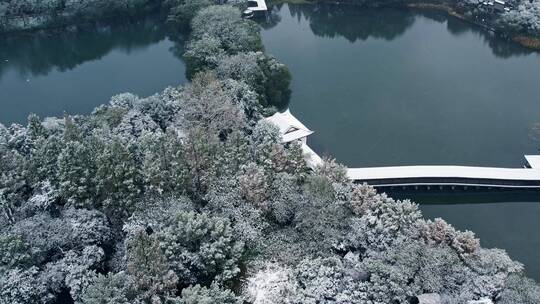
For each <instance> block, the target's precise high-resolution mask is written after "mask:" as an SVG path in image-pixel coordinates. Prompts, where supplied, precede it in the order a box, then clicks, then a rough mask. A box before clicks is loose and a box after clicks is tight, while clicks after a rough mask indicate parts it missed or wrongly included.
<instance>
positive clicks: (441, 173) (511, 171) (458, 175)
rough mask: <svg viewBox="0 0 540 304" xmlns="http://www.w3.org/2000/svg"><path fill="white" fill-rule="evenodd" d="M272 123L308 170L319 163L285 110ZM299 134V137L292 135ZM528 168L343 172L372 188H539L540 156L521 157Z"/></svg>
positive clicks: (306, 132) (409, 168) (305, 133)
mask: <svg viewBox="0 0 540 304" xmlns="http://www.w3.org/2000/svg"><path fill="white" fill-rule="evenodd" d="M266 119H267V121H269V122H271V123H273V124H275V125H276V126H277V127H278V128H279V130H280V133H281V136H282V141H283V142H285V143H287V142H290V141H292V140H297V139H301V140H302V150H303V152H304V155H305V157H306V161H307V163H308V165H309V166H310V167H311V168H315V167H317V166H318V165H320V164H321V163H322V162H323V160H322V159H321V157H319V155H317V153H315V152H314V151H313V150H312V149H311V148H310V147H309V146H308V145H307V141H306V138H307V136H309V135H310V134H312V133H313V132H312V131H310V130H309V129H308V128H307V127H306V126H304V125H303V124H302V123H301V122H300V121H299V120H298V119H296V118H295V117H294V116H293V115H292V114H291V113H290V112H289V110H287V111H285V112H283V113H276V114H274V115H273V116H271V117H268V118H266ZM300 131H302V132H303V133H301V134H300V135H298V136H297V135H296V134H297V133H298V132H300ZM525 159H526V160H527V163H528V165H529V167H530V168H496V167H474V166H390V167H371V168H350V169H347V174H348V177H349V178H350V179H351V180H353V181H357V182H366V183H368V184H371V185H374V186H421V185H439V186H441V185H459V186H482V187H502V188H540V155H525Z"/></svg>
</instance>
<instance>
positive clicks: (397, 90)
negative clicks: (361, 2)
mask: <svg viewBox="0 0 540 304" xmlns="http://www.w3.org/2000/svg"><path fill="white" fill-rule="evenodd" d="M273 18H276V19H277V20H279V21H277V22H274V24H275V25H274V24H273V26H271V27H270V29H268V30H266V31H264V32H263V38H264V44H265V46H266V49H267V51H268V52H270V53H272V54H274V55H276V56H277V57H278V58H279V59H280V60H281V61H283V62H284V63H285V64H287V65H288V66H289V68H290V69H291V71H292V75H293V86H292V91H293V94H292V98H291V104H290V108H291V111H292V113H293V114H295V115H296V116H297V117H298V118H299V119H300V120H302V121H303V122H304V123H305V124H306V125H307V126H308V127H310V128H311V129H313V130H314V131H315V134H314V135H313V136H312V137H311V138H310V143H311V145H312V147H313V148H314V149H315V150H316V151H318V152H320V153H321V154H329V155H332V156H333V157H335V158H336V159H338V160H339V161H341V162H343V163H345V164H347V165H349V166H352V167H356V166H383V165H409V164H410V165H412V164H464V165H481V166H509V167H520V166H521V165H523V162H524V159H523V155H524V154H527V153H532V154H534V153H538V148H539V147H540V143H539V142H535V141H534V140H532V139H531V137H530V136H529V133H530V131H529V130H530V127H531V124H533V123H535V122H540V85H539V83H540V82H539V79H540V54H538V53H530V52H528V51H527V50H525V49H524V48H520V47H517V46H515V45H513V44H511V43H508V42H506V41H503V40H501V39H496V38H492V37H489V36H487V34H486V33H485V32H483V31H480V30H478V29H476V28H475V27H472V26H470V25H469V24H466V23H464V22H463V21H460V20H458V19H455V18H451V19H449V18H446V17H445V16H444V15H441V14H438V13H427V12H423V13H420V12H416V13H414V12H407V11H403V10H391V9H373V10H362V9H355V8H354V7H350V6H328V5H326V6H292V5H291V6H287V5H285V6H282V7H281V8H275V12H274V14H273Z"/></svg>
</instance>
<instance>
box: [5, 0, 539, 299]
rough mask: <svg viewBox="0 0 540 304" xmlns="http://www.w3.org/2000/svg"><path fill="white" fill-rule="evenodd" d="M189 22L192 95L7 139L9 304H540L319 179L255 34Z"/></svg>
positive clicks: (457, 242)
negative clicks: (282, 129)
mask: <svg viewBox="0 0 540 304" xmlns="http://www.w3.org/2000/svg"><path fill="white" fill-rule="evenodd" d="M181 5H182V6H181V7H179V8H178V9H177V10H176V11H175V13H176V14H179V15H180V16H190V17H189V18H191V16H192V20H191V22H189V24H190V25H188V26H190V27H191V29H192V30H191V36H190V41H189V42H188V48H187V51H186V53H185V58H186V61H187V62H188V68H189V70H190V72H189V73H190V78H191V82H190V83H189V84H187V85H185V86H183V87H175V88H167V89H165V90H164V91H163V92H161V93H159V94H156V95H153V96H150V97H146V98H140V97H138V96H135V95H133V94H129V93H125V94H120V95H116V96H113V97H112V98H111V100H110V102H109V103H108V104H107V105H103V106H100V107H98V108H96V109H95V110H94V111H93V113H92V114H91V115H86V116H83V115H80V116H79V115H77V116H69V115H66V116H65V117H63V118H45V119H40V118H39V117H37V116H36V115H30V116H29V117H28V124H27V125H26V126H21V125H16V124H14V125H11V126H3V125H0V212H1V217H0V303H13V304H23V303H44V304H48V303H84V304H101V303H108V304H124V303H149V304H195V303H231V304H233V303H252V304H267V303H277V304H279V303H283V304H285V303H294V304H306V303H313V304H315V303H329V304H330V303H336V304H337V303H340V304H345V303H347V304H352V303H373V304H375V303H418V301H419V299H426V298H430V299H431V300H434V301H438V302H433V303H449V304H450V303H456V304H457V303H468V301H471V300H480V299H489V300H491V301H493V302H494V303H504V304H506V303H540V287H539V286H538V285H537V284H536V283H535V282H534V281H533V280H531V279H528V278H526V277H525V274H524V269H523V266H522V265H521V264H520V263H518V262H515V261H512V260H511V259H510V258H509V257H508V255H507V254H506V252H505V251H504V250H500V249H486V248H482V247H481V246H480V241H479V240H478V239H477V238H476V237H475V235H474V234H473V233H472V232H470V231H458V230H456V229H454V228H453V227H452V226H451V225H450V224H448V223H447V222H445V221H444V220H442V219H435V220H426V219H424V218H423V216H422V214H421V212H420V210H419V208H418V206H417V205H416V204H415V203H413V202H411V201H408V200H403V201H400V200H394V199H392V198H390V197H388V196H387V195H386V194H384V193H378V192H377V191H376V190H375V189H374V188H372V187H370V186H367V185H360V184H354V183H352V182H351V181H349V180H348V179H347V177H346V172H345V168H344V167H343V166H342V165H340V164H338V163H336V162H335V161H333V160H330V159H328V160H326V161H325V162H324V163H323V164H322V165H320V166H318V167H316V168H314V169H311V168H308V166H307V164H306V162H305V160H304V156H303V154H302V149H301V147H300V145H299V143H295V142H292V143H289V144H283V143H282V142H281V135H280V133H279V130H278V129H277V127H276V126H274V125H272V124H270V123H268V122H266V121H265V120H264V119H263V118H264V117H265V116H266V115H268V114H270V113H272V112H273V111H275V109H274V108H273V107H272V106H273V105H281V104H283V103H284V102H286V101H287V99H288V95H289V94H290V90H289V83H290V74H289V72H288V70H287V68H286V66H284V65H283V64H281V63H279V62H278V61H277V60H276V59H275V58H273V57H271V56H269V55H267V54H265V53H264V49H263V46H262V43H261V39H260V34H259V30H258V26H257V25H256V24H255V23H253V22H252V21H248V20H244V19H242V18H241V17H240V11H239V9H238V8H237V7H233V6H228V5H222V6H212V5H211V3H207V2H204V1H199V2H196V0H193V2H182V3H181ZM186 18H187V17H186Z"/></svg>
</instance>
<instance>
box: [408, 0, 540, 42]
mask: <svg viewBox="0 0 540 304" xmlns="http://www.w3.org/2000/svg"><path fill="white" fill-rule="evenodd" d="M405 7H407V8H412V9H431V10H437V11H442V12H445V13H447V14H448V15H449V16H452V17H455V18H458V19H461V20H463V21H466V22H468V23H470V24H473V25H475V26H479V27H481V28H483V29H484V30H486V31H491V32H494V33H498V34H503V35H506V36H507V37H508V39H509V40H510V41H512V42H514V43H517V44H519V45H521V46H522V47H525V48H527V49H531V50H535V51H540V38H536V37H533V36H525V35H511V34H508V33H505V32H501V31H497V30H496V29H494V28H490V27H489V26H487V25H485V24H482V23H478V22H475V21H474V20H471V19H469V18H467V17H465V15H463V14H460V13H458V12H457V11H456V10H455V9H454V8H452V7H451V6H449V5H447V4H434V3H425V2H419V3H409V4H406V5H405Z"/></svg>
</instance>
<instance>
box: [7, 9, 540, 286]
mask: <svg viewBox="0 0 540 304" xmlns="http://www.w3.org/2000/svg"><path fill="white" fill-rule="evenodd" d="M263 27H264V30H263V40H264V43H265V46H266V49H267V51H268V52H269V53H272V54H274V55H276V56H277V57H278V58H279V59H280V60H281V61H283V62H284V63H286V64H287V65H288V66H289V68H290V70H291V73H292V75H293V95H292V98H291V103H290V108H291V110H292V112H293V113H294V114H295V115H296V116H297V117H298V118H300V119H301V120H302V121H303V122H305V123H306V125H308V126H309V127H311V128H312V129H313V130H315V131H316V133H315V135H313V136H312V137H311V138H310V140H309V142H310V145H311V146H312V147H314V148H315V149H316V150H317V151H318V152H320V153H321V154H324V153H327V154H330V155H332V156H334V157H335V158H336V159H337V160H338V161H340V162H344V163H346V164H347V165H350V166H378V165H399V164H473V165H496V166H512V167H518V166H520V165H522V164H523V154H526V153H536V152H537V151H538V148H539V147H540V143H539V142H535V141H534V140H532V139H531V137H530V136H529V133H530V132H529V131H530V126H531V124H533V123H535V122H540V98H539V96H540V86H539V85H538V84H539V79H540V55H538V54H536V53H531V52H529V51H527V50H525V49H523V48H520V47H517V46H515V45H513V44H509V43H507V42H505V41H503V40H500V39H497V38H494V37H490V36H489V35H487V34H485V33H484V32H482V31H479V30H478V29H476V28H475V27H473V26H470V25H468V24H465V23H463V22H461V21H459V20H456V19H448V18H446V17H445V16H444V15H441V14H437V13H426V12H407V11H399V10H387V9H379V10H361V9H354V8H350V7H346V6H287V5H283V6H280V7H275V8H274V11H273V12H272V14H271V20H270V21H269V22H268V23H266V24H264V25H263ZM171 37H175V36H174V35H169V34H168V33H167V31H166V30H165V29H164V28H163V27H162V26H161V25H160V23H159V22H155V20H143V21H140V22H136V23H134V22H128V23H119V24H117V25H110V24H109V25H106V26H105V25H102V26H95V27H92V28H88V29H79V30H73V31H64V32H61V33H56V34H51V33H48V34H43V33H42V34H38V35H35V34H33V35H28V36H20V35H19V36H10V37H0V122H2V123H5V124H7V123H11V122H19V123H24V122H25V120H26V117H27V115H28V113H30V112H34V113H37V114H39V115H40V116H48V115H62V113H64V112H67V113H73V114H78V113H81V114H86V113H90V112H91V110H92V109H93V108H94V107H95V106H97V105H100V104H102V103H106V102H107V101H108V100H109V98H110V96H111V95H114V94H118V93H121V92H126V91H129V92H135V93H137V94H139V95H141V96H146V95H150V94H153V93H156V92H159V91H161V90H162V89H163V88H164V87H166V86H168V85H177V84H180V83H183V82H185V76H184V72H185V69H184V64H183V62H182V61H181V59H180V58H181V55H180V54H181V52H182V47H183V41H177V40H175V39H172V38H171ZM5 60H7V61H5ZM391 195H394V196H396V197H401V198H412V199H413V200H414V201H416V202H419V203H421V209H422V210H423V212H424V214H425V215H426V217H429V218H434V217H442V218H444V219H446V220H447V221H448V222H450V223H452V224H453V225H454V226H455V227H457V228H458V229H462V230H464V229H468V230H472V231H474V232H475V233H476V235H477V236H478V237H479V238H480V239H481V240H482V245H483V246H486V247H499V248H504V249H506V250H507V251H508V252H509V254H510V256H511V257H512V258H514V259H516V260H519V261H521V262H522V263H524V264H525V266H526V268H527V273H528V274H529V275H530V276H532V277H534V278H536V279H537V280H540V263H538V259H537V257H538V252H539V251H540V236H539V235H538V234H537V233H536V232H537V231H540V221H539V219H540V195H538V194H530V193H529V194H527V193H489V194H486V193H470V192H468V193H441V192H431V193H427V194H426V193H414V192H413V193H411V192H409V193H391Z"/></svg>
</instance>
